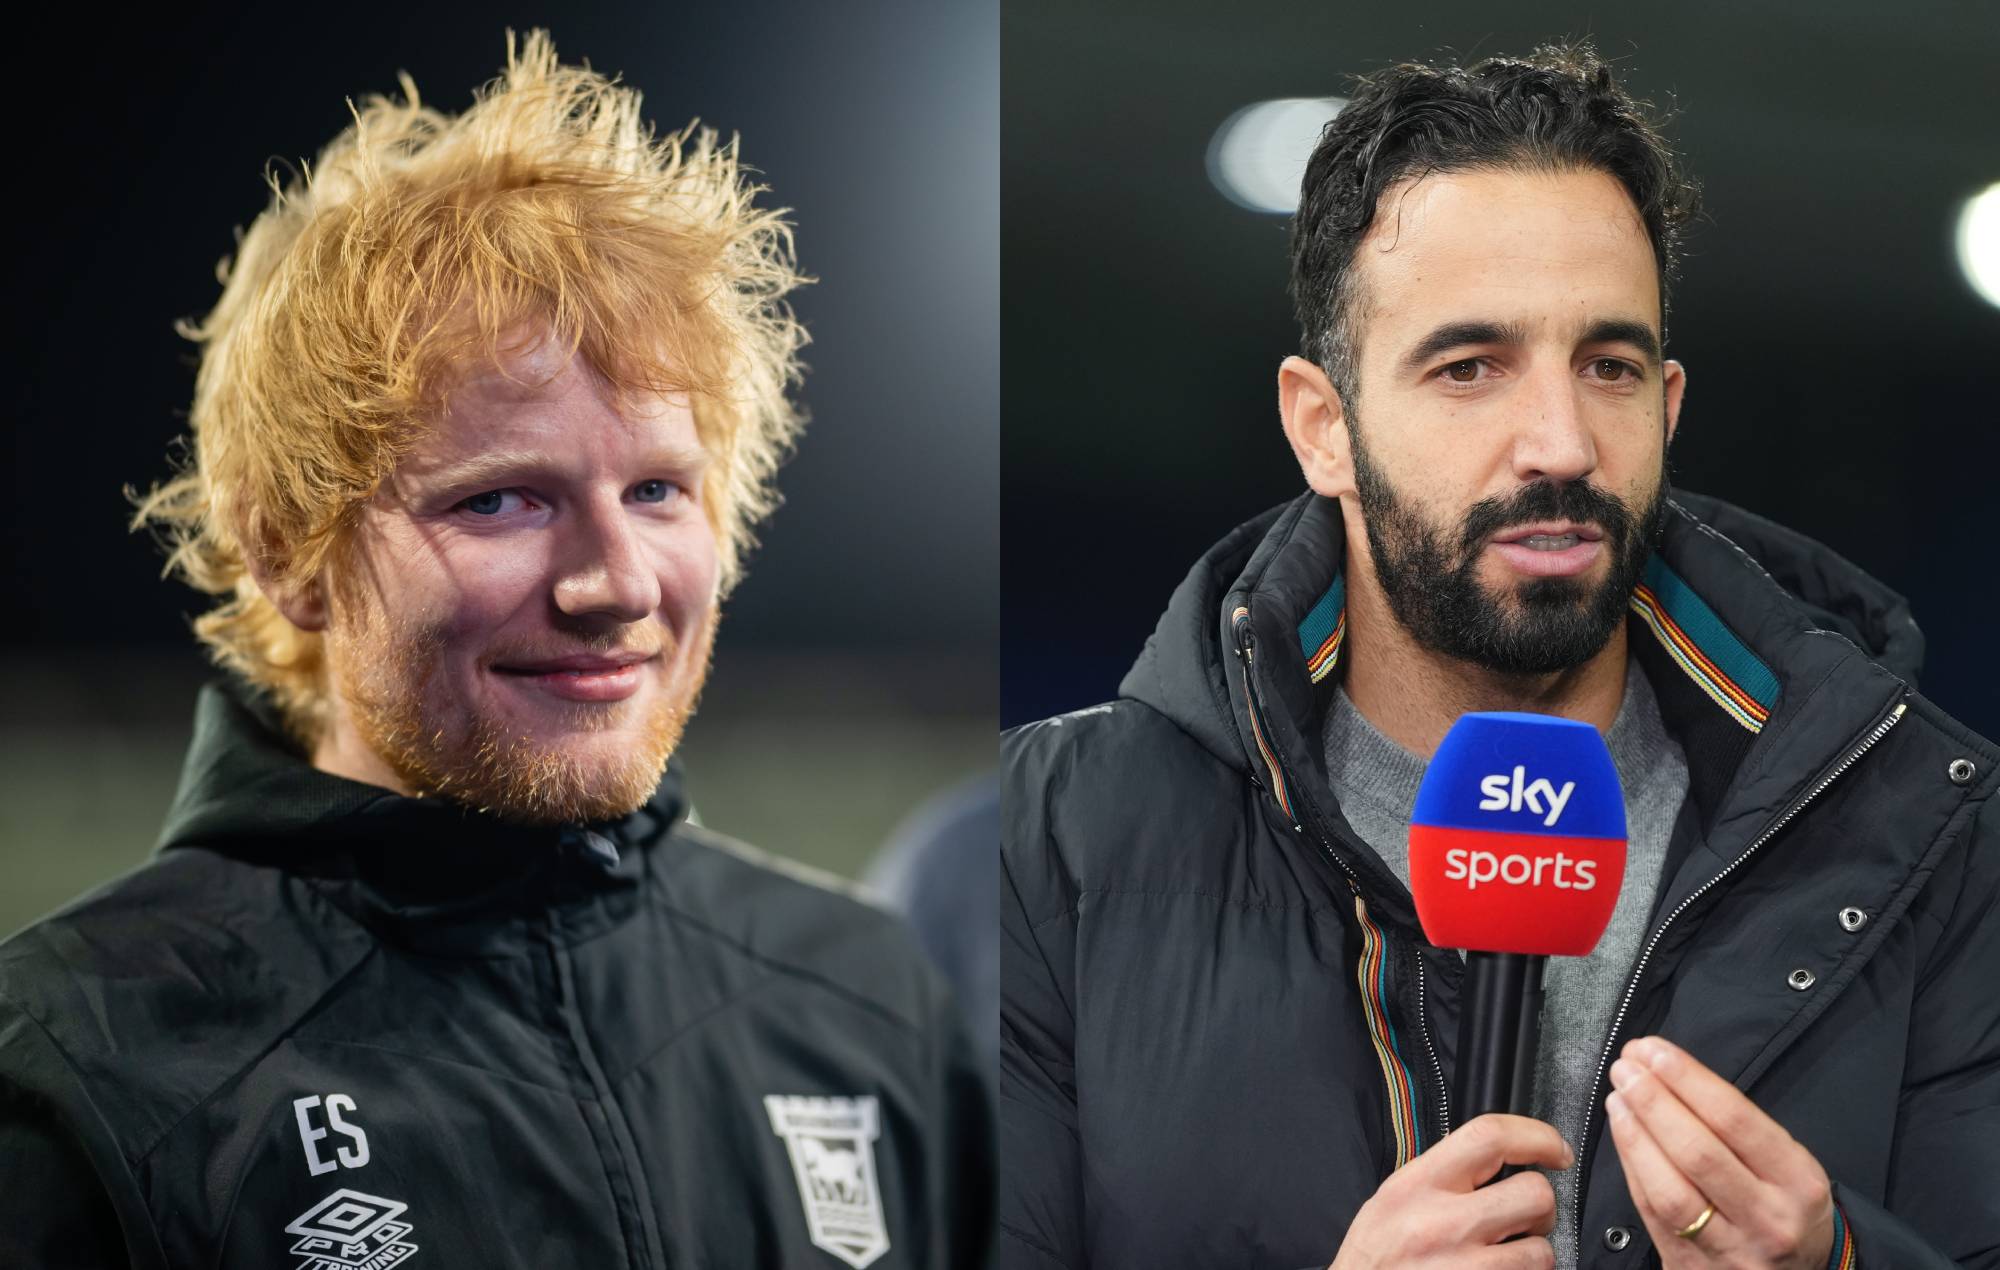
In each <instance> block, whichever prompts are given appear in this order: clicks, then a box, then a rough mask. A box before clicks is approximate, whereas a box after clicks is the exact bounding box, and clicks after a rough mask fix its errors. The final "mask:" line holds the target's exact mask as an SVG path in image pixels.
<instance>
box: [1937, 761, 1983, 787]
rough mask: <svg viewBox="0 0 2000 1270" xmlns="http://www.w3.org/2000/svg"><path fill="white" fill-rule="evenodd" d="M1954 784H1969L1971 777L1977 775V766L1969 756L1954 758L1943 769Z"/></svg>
mask: <svg viewBox="0 0 2000 1270" xmlns="http://www.w3.org/2000/svg"><path fill="white" fill-rule="evenodd" d="M1944 774H1945V775H1946V776H1949V777H1950V778H1951V783H1952V784H1954V785H1970V784H1971V783H1972V778H1973V777H1975V776H1977V775H1979V768H1978V766H1977V765H1976V764H1975V763H1973V761H1972V760H1971V759H1969V758H1955V759H1953V760H1952V761H1951V763H1950V764H1949V765H1947V766H1946V768H1945V769H1944Z"/></svg>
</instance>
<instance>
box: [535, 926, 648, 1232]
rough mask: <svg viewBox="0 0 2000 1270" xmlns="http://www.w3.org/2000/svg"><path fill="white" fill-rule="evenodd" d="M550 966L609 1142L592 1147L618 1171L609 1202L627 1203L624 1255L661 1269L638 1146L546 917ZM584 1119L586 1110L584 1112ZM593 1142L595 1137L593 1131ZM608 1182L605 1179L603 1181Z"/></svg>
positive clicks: (623, 1217) (623, 1218)
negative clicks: (629, 1209) (613, 1090)
mask: <svg viewBox="0 0 2000 1270" xmlns="http://www.w3.org/2000/svg"><path fill="white" fill-rule="evenodd" d="M548 941H549V961H550V964H551V966H552V967H553V968H554V970H555V978H556V987H557V991H558V992H559V993H560V994H561V1000H560V1002H559V1004H558V1006H557V1009H558V1011H559V1013H560V1014H561V1015H562V1022H563V1027H564V1030H565V1033H566V1035H567V1036H568V1039H569V1042H570V1048H571V1049H572V1050H573V1051H574V1052H575V1054H576V1057H577V1061H578V1063H579V1064H580V1065H581V1066H582V1067H583V1070H584V1075H585V1077H586V1078H587V1079H588V1080H589V1081H590V1088H591V1092H592V1094H593V1095H594V1096H595V1098H596V1101H597V1106H598V1108H599V1109H600V1113H601V1114H602V1115H603V1117H604V1125H605V1133H606V1134H607V1135H608V1136H609V1140H608V1141H600V1142H599V1143H598V1144H597V1145H598V1148H599V1150H600V1151H602V1152H603V1153H604V1154H605V1156H606V1157H608V1158H606V1159H605V1160H604V1161H603V1163H604V1166H605V1168H606V1171H607V1174H608V1173H609V1172H610V1170H612V1169H616V1170H617V1178H616V1182H614V1184H613V1186H612V1203H613V1204H614V1205H616V1206H619V1207H621V1208H622V1207H623V1204H622V1203H621V1201H623V1202H626V1203H629V1204H630V1205H631V1207H632V1210H633V1211H632V1212H630V1213H629V1214H628V1213H625V1212H623V1211H621V1212H620V1213H619V1219H620V1220H619V1226H620V1228H621V1233H622V1234H623V1236H624V1242H625V1249H626V1255H627V1256H628V1257H629V1258H630V1264H631V1265H632V1266H634V1267H636V1268H638V1270H652V1268H653V1267H663V1266H664V1265H665V1253H664V1250H663V1249H662V1247H661V1245H660V1241H659V1235H658V1233H657V1231H656V1230H655V1227H654V1223H653V1217H652V1197H651V1196H650V1195H648V1194H646V1189H645V1181H644V1175H643V1174H642V1173H641V1171H640V1167H639V1160H638V1145H637V1143H636V1141H635V1140H634V1139H633V1137H632V1128H631V1125H630V1124H629V1123H628V1122H627V1121H626V1119H625V1113H624V1110H623V1109H622V1108H621V1107H619V1105H618V1100H617V1098H616V1097H614V1096H613V1094H612V1090H611V1082H610V1080H609V1079H608V1078H607V1077H606V1076H605V1074H604V1066H603V1064H602V1063H601V1062H599V1061H598V1057H597V1048H596V1047H595V1046H594V1045H592V1044H591V1043H590V1036H589V1033H588V1032H586V1031H585V1030H584V1026H583V1014H582V1011H581V1008H580V1006H579V1004H578V996H577V990H576V977H575V974H574V972H573V971H572V970H571V967H570V963H569V954H568V950H567V949H565V948H564V947H563V946H562V943H561V941H560V940H559V939H558V937H557V932H556V928H555V924H554V919H553V917H551V919H550V924H549V930H548ZM584 1114H585V1115H586V1116H588V1114H589V1112H588V1110H586V1111H585V1113H584ZM591 1136H592V1137H593V1138H595V1137H597V1136H598V1135H597V1134H596V1133H595V1132H593V1133H592V1135H591ZM607 1180H610V1179H609V1178H607ZM617 1182H622V1183H623V1190H624V1191H625V1194H624V1195H621V1194H620V1193H619V1191H620V1188H619V1186H618V1185H617V1184H616V1183H617Z"/></svg>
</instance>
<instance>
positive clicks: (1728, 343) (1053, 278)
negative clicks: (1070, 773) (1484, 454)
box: [1001, 0, 2000, 736]
mask: <svg viewBox="0 0 2000 1270" xmlns="http://www.w3.org/2000/svg"><path fill="white" fill-rule="evenodd" d="M1001 31H1002V36H1001V39H1002V56H1003V60H1004V64H1005V67H1006V83H1005V94H1004V99H1003V104H1002V124H1003V128H1004V131H1005V137H1006V142H1005V146H1004V148H1003V154H1002V165H1001V174H1002V180H1001V198H1002V204H1001V206H1002V217H1001V261H1002V265H1001V269H1002V275H1001V276H1002V284H1003V285H1002V319H1001V334H1002V341H1003V344H1004V347H1005V349H1006V361H1005V367H1006V369H1005V392H1006V401H1007V416H1006V418H1007V424H1006V429H1005V431H1004V433H1003V439H1002V453H1003V462H1004V466H1005V471H1006V482H1005V485H1004V488H1003V491H1002V499H1001V515H1002V519H1003V523H1004V525H1005V532H1006V540H1005V541H1006V551H1005V553H1004V557H1003V561H1002V574H1001V576H1002V591H1001V594H1002V605H1001V622H1002V633H1003V635H1002V649H1003V654H1002V668H1003V669H1002V702H1001V715H1002V721H1003V723H1005V724H1008V725H1011V724H1015V723H1020V722H1025V721H1027V720H1029V719H1033V718H1037V717H1040V716H1043V715H1046V714H1051V713H1055V712H1058V711H1062V710H1068V709H1072V708H1075V707H1079V706H1083V705H1087V704H1090V703H1091V702H1094V701H1099V700H1104V699H1107V698H1109V697H1111V696H1113V695H1115V693H1116V690H1117V683H1118V680H1119V678H1120V677H1121V676H1122V675H1123V673H1124V671H1125V669H1126V668H1127V667H1128V666H1129V665H1130V664H1131V661H1132V659H1133V658H1134V657H1135V656H1136V655H1137V654H1138V652H1139V649H1140V647H1141V645H1142V644H1143V643H1144V641H1145V638H1146V636H1147V634H1149V633H1150V632H1151V631H1152V629H1153V626H1154V623H1155V621H1156V620H1157V618H1158V615H1159V613H1160V611H1161V610H1162V609H1163V608H1164V607H1165V605H1166V601H1167V597H1168V595H1169V594H1170V593H1171V592H1172V590H1173V588H1174V586H1175V585H1176V584H1177V583H1178V582H1179V581H1180V579H1181V578H1182V576H1184V574H1185V573H1186V571H1187V569H1188V567H1189V566H1190V565H1191V564H1192V563H1193V562H1194V560H1195V559H1196V557H1197V556H1199V555H1200V554H1201V553H1202V552H1203V551H1204V550H1206V549H1207V548H1208V546H1210V545H1211V544H1212V543H1213V542H1214V541H1215V540H1217V539H1219V538H1220V537H1222V535H1223V534H1224V533H1225V532H1226V531H1228V530H1229V529H1230V528H1231V527H1233V526H1234V525H1236V524H1238V523H1239V522H1241V521H1244V520H1247V519H1249V518H1250V517H1252V516H1253V515H1255V514H1256V513H1257V512H1259V511H1261V510H1262V509H1264V508H1266V507H1268V506H1271V505H1272V504H1275V503H1277V502H1280V501H1282V500H1285V499H1288V498H1290V497H1292V496H1293V495H1294V494H1296V493H1297V492H1299V491H1300V490H1302V489H1303V488H1304V486H1303V482H1302V479H1301V477H1300V475H1299V472H1298V468H1297V466H1296V464H1295V463H1294V461H1293V459H1292V456H1291V452H1290V450H1289V449H1288V448H1287V446H1286V444H1285V439H1284V435H1283V433H1282V432H1281V431H1280V428H1279V422H1278V415H1277V393H1276V372H1277V367H1278V363H1279V361H1280V360H1281V359H1282V358H1283V357H1284V356H1285V355H1286V354H1288V353H1291V352H1294V351H1296V348H1297V343H1298V334H1297V327H1296V326H1295V325H1294V323H1293V321H1292V316H1291V308H1290V303H1289V301H1288V299H1287V297H1286V293H1285V286H1286V279H1287V259H1286V232H1287V226H1288V222H1287V220H1286V218H1285V217H1283V216H1277V215H1259V214H1257V213H1254V212H1250V211H1246V210H1244V209H1243V208H1240V207H1238V206H1236V205H1235V204H1233V203H1231V202H1230V201H1228V200H1227V199H1225V198H1224V197H1223V196H1222V195H1221V194H1220V193H1219V192H1218V191H1217V190H1216V189H1215V187H1214V186H1213V185H1211V184H1210V182H1209V179H1208V176H1207V172H1206V169H1205V166H1204V156H1205V153H1206V150H1207V147H1208V144H1209V140H1210V138H1211V136H1212V135H1213V134H1214V132H1215V130H1216V128H1217V126H1218V125H1220V124H1221V123H1222V122H1223V121H1224V120H1225V119H1226V118H1227V117H1228V116H1229V115H1230V114H1231V113H1232V112H1234V111H1235V110H1237V109H1238V108H1239V107H1242V106H1246V105H1248V104H1250V103H1252V102H1255V101H1259V100H1264V99H1268V98H1276V97H1327V96H1346V95H1348V93H1349V91H1350V89H1351V81H1350V79H1349V78H1348V77H1349V76H1351V75H1353V74H1356V73H1360V72H1365V71H1371V70H1374V69H1377V68H1379V67H1381V66H1384V65H1388V64H1391V63H1394V62H1398V61H1404V60H1410V59H1423V60H1430V59H1433V58H1435V57H1439V56H1441V55H1448V54H1452V53H1455V54H1458V55H1462V57H1463V60H1466V61H1471V60H1476V58H1477V57H1479V56H1483V55H1486V54H1491V53H1523V52H1526V51H1527V50H1528V49H1530V48H1532V47H1533V46H1535V45H1536V44H1540V43H1543V42H1546V41H1549V40H1552V39H1557V38H1561V37H1565V36H1583V35H1589V36H1592V37H1594V39H1595V42H1596V45H1597V48H1598V51H1599V52H1600V53H1601V54H1602V55H1604V56H1605V57H1607V58H1610V59H1614V62H1615V66H1616V73H1617V75H1618V78H1619V79H1620V80H1621V82H1623V83H1624V84H1625V85H1626V86H1627V87H1628V88H1630V89H1631V90H1633V91H1635V92H1636V93H1637V94H1638V95H1639V96H1642V97H1647V98H1651V99H1652V100H1653V101H1655V102H1656V103H1659V104H1667V103H1670V102H1677V103H1678V107H1679V114H1678V118H1677V120H1676V121H1675V122H1674V123H1673V124H1672V125H1671V126H1670V128H1669V135H1670V137H1671V138H1673V139H1674V140H1675V142H1676V143H1677V144H1678V146H1679V147H1680V148H1681V149H1682V151H1683V153H1684V154H1685V156H1686V159H1687V163H1688V165H1689V167H1690V169H1691V170H1692V172H1693V173H1694V174H1695V175H1696V176H1697V177H1698V178H1699V179H1700V180H1701V182H1702V183H1703V186H1704V190H1705V195H1706V199H1705V202H1706V208H1707V220H1706V221H1705V222H1704V223H1701V224H1699V225H1697V226H1696V227H1695V229H1694V231H1693V233H1692V235H1691V241H1690V244H1689V247H1690V251H1689V255H1688V258H1687V260H1686V265H1685V271H1684V274H1683V281H1682V284H1681V286H1680V287H1679V288H1678V290H1677V291H1676V293H1675V299H1674V312H1673V315H1672V319H1671V325H1670V331H1669V347H1668V353H1669V355H1670V356H1674V357H1677V358H1679V359H1680V360H1681V361H1683V362H1684V363H1685V364H1686V365H1687V367H1688V374H1689V387H1688V396H1687V400H1686V404H1685V406H1684V407H1683V410H1682V413H1681V423H1680V431H1679V433H1678V434H1677V436H1676V439H1675V442H1674V447H1673V452H1672V457H1671V462H1672V465H1673V475H1674V480H1675V482H1676V484H1678V485H1680V486H1683V487H1685V488H1688V489H1692V490H1697V491H1700V492H1704V493H1709V494H1714V495H1718V496H1720V497H1723V498H1726V499H1730V500H1732V501H1735V502H1737V503H1740V504H1742V505H1743V506H1745V507H1747V508H1749V509H1750V510H1752V511H1756V512H1758V513H1760V514H1762V515H1765V516H1768V517H1770V518H1772V519H1775V520H1777V521H1779V522H1781V523H1784V524H1787V525H1790V526H1792V527H1794V528H1796V529H1798V530H1801V531H1803V532H1805V533H1807V534H1810V535H1812V536H1813V537H1815V538H1818V539H1819V540H1820V541H1822V542H1824V543H1826V544H1828V545H1829V546H1831V547H1832V548H1833V549H1835V550H1836V551H1838V552H1839V553H1840V554H1842V555H1844V556H1846V557H1848V558H1849V559H1851V560H1853V561H1855V562H1857V563H1859V564H1860V565H1862V566H1863V567H1865V568H1867V569H1868V570H1869V571H1870V572H1872V573H1874V574H1875V575H1876V576H1877V577H1879V578H1881V579H1883V580H1884V581H1886V582H1887V583H1889V584H1890V585H1891V586H1893V587H1895V588H1896V589H1898V590H1900V591H1901V592H1903V593H1904V594H1905V595H1906V596H1908V597H1909V598H1910V600H1911V602H1912V604H1913V607H1914V610H1915V614H1916V617H1917V621H1918V623H1919V625H1920V626H1921V627H1922V629H1923V631H1924V633H1925V635H1926V637H1927V639H1928V648H1929V655H1928V657H1927V661H1926V669H1925V673H1924V676H1923V678H1922V680H1921V686H1922V687H1923V689H1924V690H1925V692H1926V693H1928V694H1929V695H1930V696H1931V697H1933V698H1934V699H1935V700H1937V701H1939V702H1940V703H1941V704H1942V705H1944V706H1945V707H1946V708H1947V709H1949V710H1951V711H1952V712H1954V713H1955V714H1957V715H1958V717H1960V718H1961V719H1963V720H1964V721H1966V722H1967V723H1968V724H1970V725H1971V726H1973V727H1974V728H1977V729H1978V730H1980V731H1981V732H1983V733H1985V734H1986V735H1988V736H1995V735H2000V673H1996V672H1995V662H1994V653H1993V649H1992V644H1993V624H1994V618H1995V616H1996V610H2000V605H1997V604H1996V601H1995V599H1994V579H1995V575H1996V564H1995V560H1994V545H1995V541H1996V537H2000V534H1996V528H1995V526H1996V504H1997V500H1996V497H1995V495H1996V486H1995V476H1996V469H2000V405H1996V400H2000V395H1997V394H1996V372H2000V310H1995V309H1994V308H1993V307H1991V306H1990V305H1988V304H1986V303H1985V302H1984V301H1982V300H1981V299H1979V297H1978V296H1977V295H1976V294H1975V293H1974V292H1973V291H1972V290H1971V288H1970V287H1969V286H1968V285H1967V284H1966V283H1965V282H1964V280H1963V278H1962V277H1961V275H1960V272H1959V269H1958V266H1957V264H1956V261H1955V257H1954V255H1953V250H1952V243H1951V234H1952V228H1953V218H1954V217H1955V215H1956V209H1957V206H1958V204H1959V202H1960V201H1961V200H1962V199H1964V198H1965V197H1967V196H1969V195H1971V194H1974V193H1976V192H1977V191H1978V190H1980V189H1981V188H1983V187H1984V186H1985V185H1987V184H1988V183H1990V182H1993V181H2000V139H1997V138H2000V89H1996V80H2000V77H1996V74H1995V68H1996V66H1997V65H2000V10H1996V9H1995V7H1994V6H1992V5H1991V4H1988V3H1984V2H1983V0H1980V2H1974V0H1965V2H1962V3H1941V2H1936V0H1933V2H1929V3H1919V4H1914V5H1905V4H1899V5H1887V4H1882V3H1880V2H1879V0H1824V2H1822V3H1814V4H1810V5H1807V4H1778V3H1740V2H1735V3H1725V2H1721V0H1697V2H1695V3H1681V4H1675V5H1671V6H1669V5H1616V6H1613V5H1596V6H1592V5H1575V4H1570V5H1563V4H1555V5H1537V6H1527V5H1507V6H1495V5H1492V4H1487V3H1473V2H1471V0H1446V2H1444V3H1430V4H1423V5H1390V4H1354V3H1326V4H1304V3H1296V2H1287V3H1282V4H1276V3H1263V4H1232V5H1227V6H1221V5H1205V4H1185V3H1163V2H1155V3H1145V4H1138V3H1131V2H1129V0H1121V2H1119V3H1100V4H1094V5H1089V6H1084V5H1070V4H1060V3H1053V2H1051V0H1033V2H1029V0H1006V3H1005V4H1004V6H1003V11H1002V18H1001ZM1447 60H1456V59H1450V58H1447Z"/></svg>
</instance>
